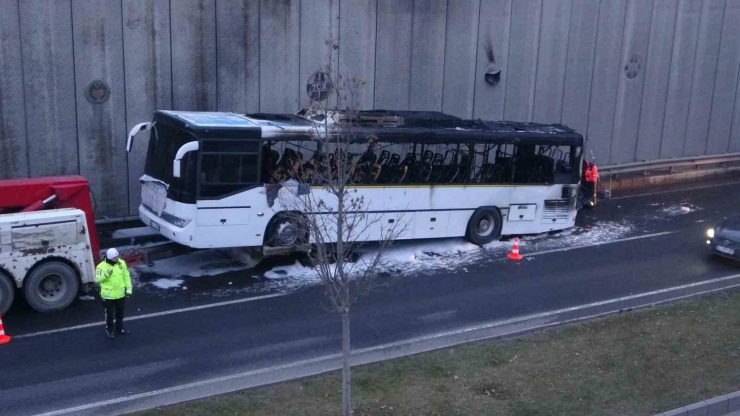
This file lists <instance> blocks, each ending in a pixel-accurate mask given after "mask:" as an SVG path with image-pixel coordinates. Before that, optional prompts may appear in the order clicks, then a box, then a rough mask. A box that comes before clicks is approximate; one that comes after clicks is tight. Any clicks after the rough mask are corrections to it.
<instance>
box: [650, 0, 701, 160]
mask: <svg viewBox="0 0 740 416" xmlns="http://www.w3.org/2000/svg"><path fill="white" fill-rule="evenodd" d="M701 9H702V2H701V1H695V0H681V1H680V2H679V4H678V17H677V18H676V34H675V36H674V38H675V40H674V43H673V59H672V60H671V72H670V74H671V75H670V78H669V79H668V99H667V101H666V111H665V117H664V118H663V137H662V141H661V147H660V157H661V158H667V157H679V156H683V147H684V140H685V139H686V125H687V118H688V114H689V102H690V100H691V87H692V85H693V78H694V58H695V56H696V43H697V37H698V35H699V23H700V20H701Z"/></svg>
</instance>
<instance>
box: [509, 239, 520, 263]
mask: <svg viewBox="0 0 740 416" xmlns="http://www.w3.org/2000/svg"><path fill="white" fill-rule="evenodd" d="M506 257H508V258H510V259H511V260H521V259H523V258H524V257H522V255H521V254H519V239H518V238H515V239H514V247H512V248H511V253H509V255H507V256H506Z"/></svg>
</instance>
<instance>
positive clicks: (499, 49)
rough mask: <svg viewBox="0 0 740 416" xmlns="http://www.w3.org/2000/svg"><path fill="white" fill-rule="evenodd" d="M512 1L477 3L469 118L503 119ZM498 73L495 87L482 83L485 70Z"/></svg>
mask: <svg viewBox="0 0 740 416" xmlns="http://www.w3.org/2000/svg"><path fill="white" fill-rule="evenodd" d="M511 1H512V0H481V4H480V15H479V16H478V46H477V54H476V55H477V57H476V65H475V91H474V94H475V99H474V100H473V117H474V118H483V119H489V120H500V119H502V118H504V96H505V95H506V80H507V78H508V73H509V71H508V67H507V64H508V59H509V35H510V29H511V7H512V6H511ZM489 69H490V70H493V71H499V78H498V81H497V83H496V84H491V83H489V82H487V81H486V79H485V75H486V72H487V71H488V70H489Z"/></svg>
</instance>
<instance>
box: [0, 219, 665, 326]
mask: <svg viewBox="0 0 740 416" xmlns="http://www.w3.org/2000/svg"><path fill="white" fill-rule="evenodd" d="M678 232H679V231H666V232H662V233H654V234H646V235H640V236H636V237H629V238H621V239H618V240H611V241H605V242H602V243H594V244H581V245H577V246H572V247H564V248H558V249H553V250H544V251H536V252H533V253H526V252H524V251H522V255H523V256H524V257H534V256H538V255H542V254H550V253H558V252H562V251H570V250H578V249H582V248H589V247H598V246H603V245H607V244H616V243H623V242H627V241H634V240H641V239H645V238H652V237H660V236H664V235H670V234H676V233H678ZM497 260H505V258H503V257H502V258H501V259H497ZM288 295H289V293H277V294H272V295H264V296H256V297H253V298H246V299H237V300H230V301H226V302H218V303H211V304H208V305H200V306H193V307H189V308H182V309H173V310H170V311H163V312H156V313H150V314H145V315H137V316H132V317H130V318H126V321H127V322H128V321H136V320H139V319H147V318H156V317H159V316H165V315H172V314H176V313H183V312H192V311H198V310H203V309H211V308H218V307H221V306H229V305H236V304H240V303H245V302H252V301H256V300H262V299H270V298H277V297H282V296H288ZM104 324H105V322H103V321H99V322H93V323H89V324H82V325H76V326H70V327H66V328H59V329H51V330H48V331H40V332H33V333H30V334H23V335H15V336H14V337H13V338H15V339H23V338H31V337H38V336H42V335H50V334H57V333H60V332H67V331H73V330H77V329H85V328H92V327H95V326H98V325H100V326H102V325H104Z"/></svg>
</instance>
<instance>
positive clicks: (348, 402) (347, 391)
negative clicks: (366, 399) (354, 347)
mask: <svg viewBox="0 0 740 416" xmlns="http://www.w3.org/2000/svg"><path fill="white" fill-rule="evenodd" d="M349 353H350V348H349V312H347V313H343V314H342V414H343V415H344V416H352V367H351V366H350V362H349V359H350V356H349Z"/></svg>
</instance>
